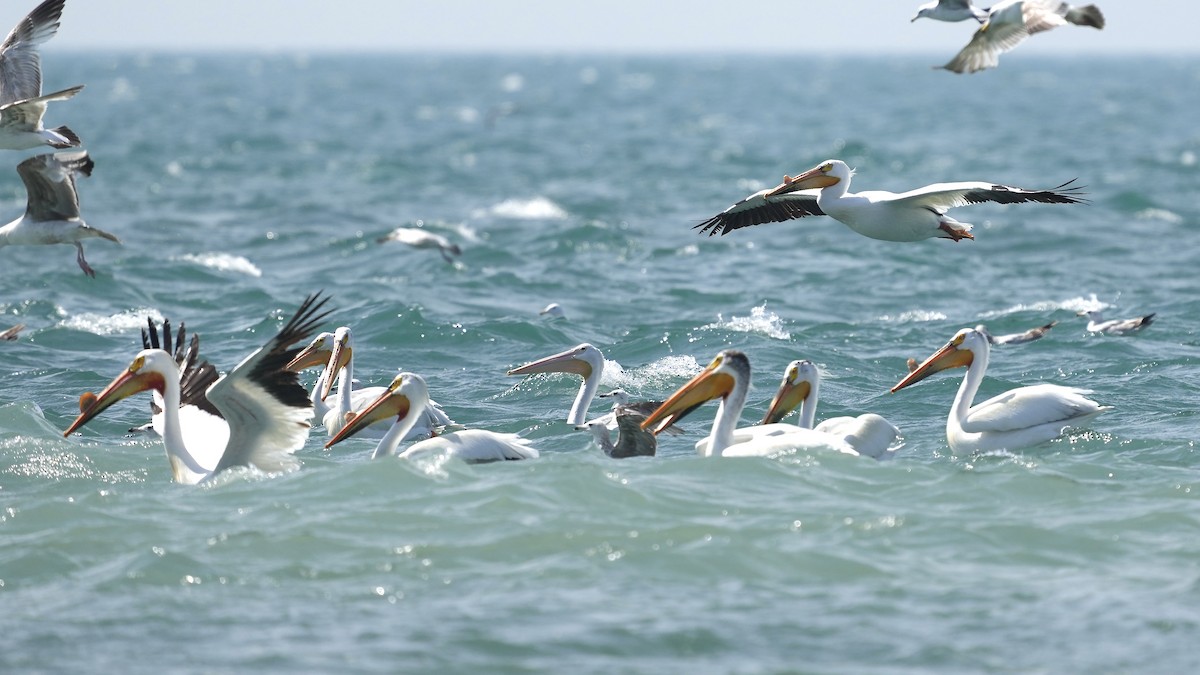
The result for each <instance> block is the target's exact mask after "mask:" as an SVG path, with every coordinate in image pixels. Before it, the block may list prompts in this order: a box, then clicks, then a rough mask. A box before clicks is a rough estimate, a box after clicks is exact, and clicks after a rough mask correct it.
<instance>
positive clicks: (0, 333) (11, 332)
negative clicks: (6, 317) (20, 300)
mask: <svg viewBox="0 0 1200 675" xmlns="http://www.w3.org/2000/svg"><path fill="white" fill-rule="evenodd" d="M23 330H25V324H23V323H19V324H17V325H15V326H10V327H8V328H5V329H4V330H0V340H4V341H6V342H8V341H12V340H16V339H17V335H18V334H20V332H21V331H23Z"/></svg>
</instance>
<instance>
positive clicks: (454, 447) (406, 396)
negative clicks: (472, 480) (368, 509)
mask: <svg viewBox="0 0 1200 675" xmlns="http://www.w3.org/2000/svg"><path fill="white" fill-rule="evenodd" d="M428 403H429V388H428V385H426V384H425V379H424V378H422V377H421V376H420V375H417V374H415V373H400V374H399V375H397V376H396V377H395V378H394V379H393V380H392V382H391V384H389V385H388V386H387V387H385V388H384V392H383V394H382V395H380V396H379V398H377V399H375V400H374V401H372V402H371V403H370V404H369V405H367V407H366V408H364V409H363V410H362V412H360V413H359V414H358V415H355V416H354V417H352V418H351V419H350V420H349V421H348V422H347V423H346V426H344V427H342V429H341V431H339V432H338V433H337V434H335V435H334V437H333V438H331V439H329V442H328V443H326V444H325V447H326V448H328V447H331V446H333V445H336V444H337V443H341V442H342V441H344V440H346V439H347V438H349V437H351V436H353V435H354V434H356V433H358V432H359V431H361V430H363V429H366V428H367V427H369V426H370V425H372V424H374V423H375V422H378V421H379V420H384V419H388V418H390V417H394V418H396V419H395V422H393V424H392V426H391V428H390V429H389V430H388V432H387V433H386V434H384V436H383V438H382V439H380V441H379V444H378V445H376V446H375V451H374V452H373V453H372V454H371V457H372V458H379V457H386V456H388V455H395V454H396V450H397V448H399V446H400V443H401V441H402V439H404V437H405V436H406V435H408V433H409V432H410V431H411V430H412V427H413V426H414V425H415V424H416V423H417V421H418V420H419V418H420V417H421V414H422V411H423V410H424V409H425V407H426V406H427V405H428ZM431 455H438V456H443V457H447V458H453V459H460V460H463V461H464V462H469V463H481V462H496V461H503V460H514V459H536V458H537V457H538V451H537V449H536V448H534V447H533V446H531V445H529V441H527V440H525V439H524V438H521V437H520V436H517V435H516V434H502V433H496V432H494V431H486V430H484V429H461V430H458V431H451V432H448V433H444V434H439V435H437V436H434V437H433V438H429V439H426V440H423V441H417V442H416V443H413V444H412V445H410V446H408V447H407V448H405V450H404V451H403V452H401V453H399V457H400V458H401V459H416V458H419V457H426V456H431Z"/></svg>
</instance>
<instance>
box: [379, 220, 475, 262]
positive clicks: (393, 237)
mask: <svg viewBox="0 0 1200 675" xmlns="http://www.w3.org/2000/svg"><path fill="white" fill-rule="evenodd" d="M376 241H377V242H378V243H380V244H383V243H385V242H389V241H398V242H400V243H401V244H408V245H409V246H411V247H413V248H436V249H437V250H438V252H439V253H441V254H442V258H444V259H445V261H446V262H448V263H452V262H454V258H453V257H451V256H458V255H462V249H461V248H459V246H458V244H455V243H454V242H452V241H450V240H449V239H447V238H445V237H443V236H442V235H440V234H435V233H433V232H430V231H428V230H425V229H423V228H420V227H397V228H396V229H394V230H392V231H391V232H390V233H389V234H386V235H384V236H382V237H380V238H379V239H377V240H376Z"/></svg>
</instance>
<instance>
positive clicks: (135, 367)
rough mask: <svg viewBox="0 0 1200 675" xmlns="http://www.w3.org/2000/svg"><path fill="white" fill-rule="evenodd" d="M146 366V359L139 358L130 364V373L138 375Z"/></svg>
mask: <svg viewBox="0 0 1200 675" xmlns="http://www.w3.org/2000/svg"><path fill="white" fill-rule="evenodd" d="M145 365H146V357H144V356H139V357H137V358H135V359H134V360H133V363H131V364H129V372H131V373H136V372H138V371H139V370H141V369H142V366H145Z"/></svg>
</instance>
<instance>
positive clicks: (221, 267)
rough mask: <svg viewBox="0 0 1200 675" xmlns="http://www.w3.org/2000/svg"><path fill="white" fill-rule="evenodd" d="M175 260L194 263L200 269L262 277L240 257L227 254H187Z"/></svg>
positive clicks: (251, 264) (260, 272)
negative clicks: (205, 268)
mask: <svg viewBox="0 0 1200 675" xmlns="http://www.w3.org/2000/svg"><path fill="white" fill-rule="evenodd" d="M176 260H182V261H184V262H190V263H195V264H197V265H200V266H201V267H207V268H209V269H214V270H217V271H219V272H237V273H239V274H245V275H246V276H251V277H261V276H262V270H260V269H259V268H258V266H257V265H255V264H254V263H252V262H250V261H249V260H247V259H245V258H243V257H242V256H240V255H232V254H229V253H188V254H186V255H181V256H179V257H178V258H176Z"/></svg>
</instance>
